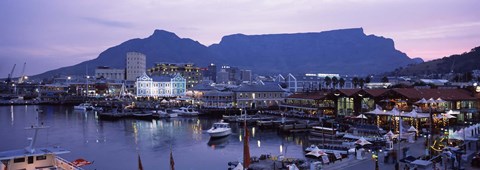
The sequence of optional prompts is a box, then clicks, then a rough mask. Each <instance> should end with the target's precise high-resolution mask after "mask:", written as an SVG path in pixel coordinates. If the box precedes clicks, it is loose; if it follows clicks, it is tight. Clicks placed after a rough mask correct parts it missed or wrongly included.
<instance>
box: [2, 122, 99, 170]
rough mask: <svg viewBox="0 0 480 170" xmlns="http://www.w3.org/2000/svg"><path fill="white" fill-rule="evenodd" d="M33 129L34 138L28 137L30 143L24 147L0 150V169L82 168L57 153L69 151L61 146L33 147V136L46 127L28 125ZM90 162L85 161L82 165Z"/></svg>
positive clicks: (76, 169) (60, 169)
mask: <svg viewBox="0 0 480 170" xmlns="http://www.w3.org/2000/svg"><path fill="white" fill-rule="evenodd" d="M29 128H31V129H34V130H35V135H34V138H33V139H32V138H29V140H30V145H29V146H27V147H26V148H24V149H17V150H9V151H3V152H0V169H24V170H36V169H52V170H83V169H82V168H80V167H78V166H76V165H75V164H74V162H69V161H67V160H65V159H63V158H61V157H59V156H57V155H59V154H65V153H69V152H70V151H68V150H65V149H64V148H61V147H42V148H34V145H35V141H36V139H35V137H36V136H37V134H38V130H39V129H43V128H47V127H45V126H32V127H29ZM86 164H90V162H87V163H85V164H83V165H86Z"/></svg>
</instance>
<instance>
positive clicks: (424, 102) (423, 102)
mask: <svg viewBox="0 0 480 170" xmlns="http://www.w3.org/2000/svg"><path fill="white" fill-rule="evenodd" d="M426 103H427V100H426V99H425V98H422V99H420V100H419V101H417V102H415V104H426Z"/></svg>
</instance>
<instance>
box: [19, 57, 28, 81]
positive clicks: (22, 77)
mask: <svg viewBox="0 0 480 170" xmlns="http://www.w3.org/2000/svg"><path fill="white" fill-rule="evenodd" d="M26 65H27V62H24V63H23V69H22V74H20V78H18V83H23V81H25V78H26V77H25V66H26Z"/></svg>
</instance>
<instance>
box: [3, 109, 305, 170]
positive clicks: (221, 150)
mask: <svg viewBox="0 0 480 170" xmlns="http://www.w3.org/2000/svg"><path fill="white" fill-rule="evenodd" d="M36 108H40V109H42V110H43V111H44V112H43V113H40V114H39V116H38V118H39V121H40V122H44V123H45V124H46V125H48V126H50V128H48V129H46V130H40V131H39V137H38V142H37V144H36V146H61V147H64V148H66V149H68V150H70V151H71V153H68V154H64V155H61V156H62V157H63V158H66V159H67V160H70V161H72V160H75V159H78V158H84V159H87V160H89V161H94V163H93V164H92V165H89V166H86V167H85V168H86V169H137V167H138V163H137V153H139V154H140V156H141V159H142V164H143V167H144V169H147V170H148V169H168V168H169V154H170V149H172V150H173V157H174V159H175V168H177V169H182V170H183V169H212V170H213V169H227V168H228V166H227V163H228V162H229V161H241V159H242V154H243V143H242V141H241V138H240V136H241V135H242V134H243V129H242V127H241V126H240V127H239V126H238V125H237V124H235V123H230V126H231V127H232V131H233V134H232V135H230V136H229V137H227V138H224V139H220V140H214V141H210V137H209V135H208V133H206V130H208V129H209V128H210V127H211V125H212V124H213V123H214V122H218V121H219V119H213V118H203V117H200V118H173V119H162V120H153V121H143V120H134V119H124V120H119V121H103V120H99V119H98V118H97V116H96V113H95V112H79V111H74V110H73V107H69V106H0V134H2V137H1V138H0V139H1V140H0V151H5V150H10V149H20V148H24V147H25V146H27V144H28V141H27V140H26V139H27V138H28V137H31V136H32V135H33V131H32V130H24V128H25V127H27V126H30V125H32V124H34V123H35V122H36V114H37V113H36V111H35V110H36ZM249 129H250V130H251V134H252V136H251V138H250V153H251V155H252V156H260V155H261V154H266V153H270V154H272V155H280V154H285V155H286V156H287V157H295V158H304V155H303V151H302V145H307V143H306V141H305V136H303V135H297V136H294V135H282V134H278V133H277V132H276V131H275V130H263V129H259V128H255V127H249Z"/></svg>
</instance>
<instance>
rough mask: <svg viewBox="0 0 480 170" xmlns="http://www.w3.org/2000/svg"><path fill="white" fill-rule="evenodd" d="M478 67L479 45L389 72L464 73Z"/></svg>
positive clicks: (479, 65) (479, 62) (479, 57)
mask: <svg viewBox="0 0 480 170" xmlns="http://www.w3.org/2000/svg"><path fill="white" fill-rule="evenodd" d="M479 69H480V46H479V47H475V48H473V49H472V50H471V51H470V52H465V53H463V54H456V55H451V56H449V57H443V58H441V59H436V60H432V61H428V62H424V63H419V64H413V65H409V66H407V67H404V68H398V69H396V70H395V71H393V72H391V73H389V74H390V75H424V74H445V73H450V72H455V73H465V72H469V71H472V70H479Z"/></svg>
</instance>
